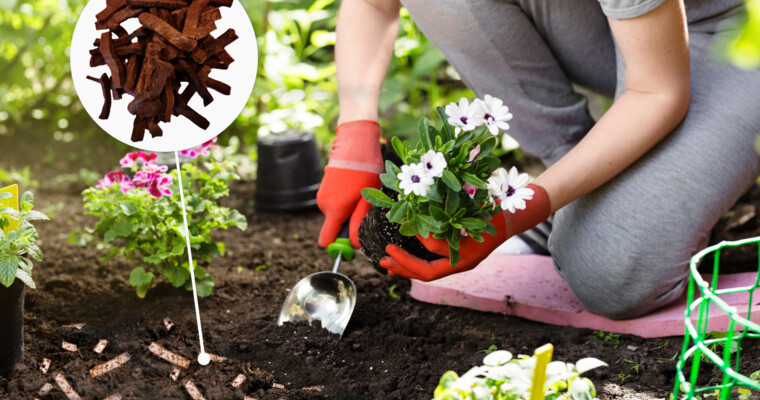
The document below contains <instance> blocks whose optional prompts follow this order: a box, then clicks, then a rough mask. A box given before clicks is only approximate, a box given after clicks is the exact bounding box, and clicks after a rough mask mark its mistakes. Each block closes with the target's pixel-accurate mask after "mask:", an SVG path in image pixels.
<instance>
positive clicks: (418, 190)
mask: <svg viewBox="0 0 760 400" xmlns="http://www.w3.org/2000/svg"><path fill="white" fill-rule="evenodd" d="M396 177H397V178H398V180H399V181H401V182H400V183H399V187H400V188H401V189H403V190H404V195H408V194H409V193H412V192H413V193H414V194H416V195H418V196H424V195H425V194H427V191H428V189H429V188H430V185H432V184H433V177H432V176H430V175H428V173H427V168H425V166H423V165H422V164H412V165H402V166H401V172H399V173H398V175H397V176H396Z"/></svg>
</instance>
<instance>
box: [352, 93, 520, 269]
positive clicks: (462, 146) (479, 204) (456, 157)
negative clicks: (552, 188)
mask: <svg viewBox="0 0 760 400" xmlns="http://www.w3.org/2000/svg"><path fill="white" fill-rule="evenodd" d="M437 111H438V115H439V116H440V117H441V119H442V120H443V126H442V127H441V128H440V129H438V128H436V127H434V126H432V125H431V124H430V121H429V120H428V119H427V118H424V117H423V118H422V119H420V123H419V139H420V140H419V142H418V144H417V145H416V146H415V147H414V148H412V145H411V143H409V142H408V141H401V140H400V139H399V138H397V137H394V138H393V139H392V140H391V144H392V145H393V148H394V149H395V150H396V153H397V154H398V155H399V157H400V158H401V160H402V161H403V163H404V164H403V165H401V166H397V165H395V164H394V163H392V162H391V161H386V163H385V173H383V174H381V175H380V179H381V180H382V182H383V185H384V186H385V187H387V188H388V189H391V190H393V191H395V192H396V193H398V194H397V195H396V196H394V197H395V198H391V197H389V196H387V195H386V194H385V193H383V192H382V191H381V190H378V189H372V188H368V189H364V190H362V195H363V196H364V198H365V199H367V201H369V202H370V203H371V204H372V205H374V206H377V207H385V208H390V210H389V211H388V213H387V217H388V220H389V221H390V222H394V223H397V224H400V225H401V226H400V227H399V232H400V233H401V234H402V235H405V236H416V235H422V236H423V237H425V238H427V237H428V236H429V235H430V234H431V233H432V235H433V237H434V238H436V239H446V240H447V242H448V244H449V258H450V259H451V266H452V267H453V266H455V265H456V264H457V263H458V261H459V241H460V240H461V239H462V238H465V237H471V238H472V239H474V240H476V241H478V242H482V241H483V233H484V232H485V233H489V234H492V235H495V234H496V230H495V228H494V226H493V224H491V222H490V219H491V217H493V216H494V215H496V214H498V213H499V212H501V211H502V210H509V211H510V212H512V213H514V212H515V211H516V210H518V209H524V208H525V206H526V204H525V200H530V199H532V198H533V190H532V189H530V188H527V187H526V185H527V184H528V183H529V182H530V178H529V177H528V175H527V174H519V173H518V172H517V169H516V168H514V167H513V168H512V169H511V170H510V171H509V172H507V171H506V170H505V169H503V168H499V165H500V162H499V159H498V158H496V157H494V156H493V155H491V152H492V151H493V149H494V148H495V147H496V145H497V137H496V135H498V134H499V132H501V131H506V130H507V129H509V124H508V121H510V120H511V119H512V114H511V113H510V112H509V108H508V107H507V106H505V105H504V103H503V102H502V101H501V100H500V99H497V98H495V97H492V96H489V95H486V96H485V97H484V98H483V99H482V100H481V99H475V101H473V102H472V103H470V102H469V101H468V100H467V99H466V98H462V99H461V100H460V101H459V104H456V103H450V104H449V105H447V106H446V108H445V109H443V108H441V107H438V109H437Z"/></svg>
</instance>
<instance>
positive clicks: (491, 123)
mask: <svg viewBox="0 0 760 400" xmlns="http://www.w3.org/2000/svg"><path fill="white" fill-rule="evenodd" d="M472 105H473V107H475V108H477V110H478V111H477V112H478V115H479V116H480V117H481V118H482V119H483V123H485V124H486V127H487V128H488V131H489V132H491V134H492V135H496V134H498V133H499V129H501V130H502V131H506V130H508V129H509V124H508V123H507V121H510V120H512V113H510V112H509V107H507V106H505V105H504V102H503V101H501V99H499V98H496V97H493V96H491V95H489V94H487V95H485V96H483V100H480V99H475V101H474V102H473V103H472Z"/></svg>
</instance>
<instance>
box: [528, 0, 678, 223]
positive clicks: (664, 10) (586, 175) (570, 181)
mask: <svg viewBox="0 0 760 400" xmlns="http://www.w3.org/2000/svg"><path fill="white" fill-rule="evenodd" d="M609 23H610V29H611V30H612V34H613V35H614V37H615V41H616V42H617V44H618V46H619V47H620V51H621V53H622V54H623V58H624V59H625V65H626V71H625V84H626V91H625V92H624V93H623V94H622V95H621V96H620V97H619V98H618V99H617V100H616V101H615V103H614V104H613V105H612V107H610V109H609V110H608V111H607V113H606V114H605V115H604V116H603V117H602V118H601V119H600V120H599V122H597V124H596V125H595V126H594V127H593V128H592V129H591V131H589V133H588V134H587V135H586V137H584V138H583V140H581V142H580V143H578V145H577V146H575V148H573V149H572V150H571V151H570V152H569V153H567V154H566V155H565V156H564V157H562V159H560V160H559V161H558V162H557V163H556V164H554V165H552V166H551V167H550V168H549V169H547V170H546V171H544V173H543V174H541V175H540V176H539V177H538V178H536V181H535V182H534V183H535V184H536V185H540V186H543V187H544V188H545V189H546V191H547V193H548V194H549V198H550V199H551V206H552V207H551V208H552V212H554V211H556V210H558V209H559V208H561V207H563V206H564V205H565V204H567V203H569V202H571V201H573V200H575V199H577V198H579V197H581V196H583V195H584V194H586V193H588V192H590V191H592V190H594V189H596V188H597V187H599V186H601V185H602V184H604V183H605V182H607V181H609V180H610V179H612V178H614V177H615V176H617V175H618V174H620V173H621V172H623V170H624V169H626V168H627V167H628V166H630V165H631V164H633V163H634V162H635V161H636V160H638V159H639V158H641V156H643V155H644V154H645V153H646V152H648V151H649V150H651V149H652V148H653V147H654V146H655V145H656V144H657V143H658V142H660V141H661V140H662V139H663V138H664V137H665V136H667V135H668V134H669V133H670V132H671V131H672V130H673V129H674V128H675V127H676V125H678V124H679V123H680V122H681V120H682V119H683V118H684V116H685V115H686V111H687V110H688V108H689V79H690V73H689V38H688V30H687V28H686V14H685V11H684V5H683V0H666V1H665V2H664V3H663V4H661V5H660V6H659V7H657V8H656V9H654V10H652V11H650V12H648V13H646V14H644V15H642V16H639V17H636V18H631V19H624V20H616V19H609Z"/></svg>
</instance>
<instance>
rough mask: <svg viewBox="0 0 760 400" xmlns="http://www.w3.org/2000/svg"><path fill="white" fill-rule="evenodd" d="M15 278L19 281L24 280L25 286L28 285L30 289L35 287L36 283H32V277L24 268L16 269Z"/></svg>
mask: <svg viewBox="0 0 760 400" xmlns="http://www.w3.org/2000/svg"><path fill="white" fill-rule="evenodd" d="M16 278H18V279H19V280H21V282H24V283H25V284H26V285H27V286H29V287H30V288H32V289H37V285H35V284H34V279H32V277H31V275H29V274H28V273H26V271H24V270H21V269H20V270H17V271H16Z"/></svg>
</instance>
